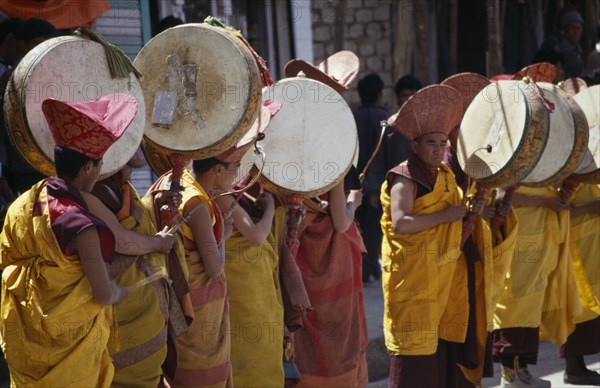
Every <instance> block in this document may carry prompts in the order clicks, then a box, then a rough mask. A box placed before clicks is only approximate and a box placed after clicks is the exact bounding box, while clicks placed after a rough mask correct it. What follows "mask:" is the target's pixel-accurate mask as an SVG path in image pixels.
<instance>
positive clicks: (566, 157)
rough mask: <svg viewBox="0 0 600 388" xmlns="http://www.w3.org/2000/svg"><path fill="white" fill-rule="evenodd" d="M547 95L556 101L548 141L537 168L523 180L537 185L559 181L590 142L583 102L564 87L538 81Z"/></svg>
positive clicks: (571, 171) (580, 158) (546, 184)
mask: <svg viewBox="0 0 600 388" xmlns="http://www.w3.org/2000/svg"><path fill="white" fill-rule="evenodd" d="M538 86H539V87H540V89H542V91H543V92H544V96H545V98H547V99H548V100H550V101H551V102H552V103H553V104H554V112H552V113H551V114H550V128H549V132H548V141H547V143H546V146H545V147H544V150H543V151H542V155H541V157H540V160H539V161H538V163H537V164H536V166H535V167H534V169H533V170H532V171H531V172H530V173H529V174H528V175H527V176H526V177H525V178H524V179H523V180H522V182H521V183H522V184H523V185H526V186H533V187H545V186H551V185H559V184H561V183H562V181H563V180H564V179H565V178H566V177H568V176H569V175H571V174H572V173H573V171H575V168H576V167H577V166H578V165H579V163H580V162H581V160H582V159H583V156H584V155H585V151H586V149H587V144H588V133H589V129H588V124H587V120H586V118H585V115H584V113H583V111H582V110H581V108H580V107H579V105H578V104H577V103H576V102H575V101H574V100H573V99H572V98H570V97H569V96H568V95H567V94H566V93H565V92H564V91H563V90H562V89H561V88H560V87H558V86H556V85H553V84H551V83H547V82H538Z"/></svg>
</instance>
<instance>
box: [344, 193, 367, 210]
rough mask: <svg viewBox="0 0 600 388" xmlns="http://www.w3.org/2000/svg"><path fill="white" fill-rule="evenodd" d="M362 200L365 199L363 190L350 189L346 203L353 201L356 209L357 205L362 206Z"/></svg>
mask: <svg viewBox="0 0 600 388" xmlns="http://www.w3.org/2000/svg"><path fill="white" fill-rule="evenodd" d="M362 201H363V193H362V190H350V193H349V194H348V200H347V201H346V203H350V202H352V203H353V204H354V208H355V209H356V208H357V207H359V206H360V204H361V203H362Z"/></svg>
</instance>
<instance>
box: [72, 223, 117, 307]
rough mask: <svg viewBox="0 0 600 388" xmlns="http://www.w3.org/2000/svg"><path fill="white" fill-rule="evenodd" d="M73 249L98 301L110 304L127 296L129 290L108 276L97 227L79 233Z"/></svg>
mask: <svg viewBox="0 0 600 388" xmlns="http://www.w3.org/2000/svg"><path fill="white" fill-rule="evenodd" d="M71 251H72V252H73V253H77V254H78V256H79V260H80V261H81V266H82V267H83V272H84V273H85V275H86V276H87V278H88V280H89V282H90V286H91V287H92V295H94V299H95V300H96V302H98V303H100V304H106V305H110V304H116V303H119V302H121V301H122V300H123V299H125V298H126V297H127V290H126V289H125V288H123V287H119V286H117V285H116V284H114V283H112V282H111V281H110V279H109V278H108V273H107V272H106V267H105V265H104V260H103V259H102V251H101V250H100V238H99V236H98V230H97V229H96V228H88V229H86V230H85V231H83V232H82V233H81V234H79V236H77V237H76V238H75V240H73V243H72V244H71Z"/></svg>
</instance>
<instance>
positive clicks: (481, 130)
mask: <svg viewBox="0 0 600 388" xmlns="http://www.w3.org/2000/svg"><path fill="white" fill-rule="evenodd" d="M549 124H550V114H549V112H548V110H547V109H546V108H545V107H544V105H543V103H542V101H541V99H540V98H539V97H538V95H537V92H536V91H535V90H534V87H533V85H530V84H527V83H525V82H523V81H498V82H494V83H492V84H490V85H489V86H487V87H485V88H484V89H483V90H481V91H480V92H479V93H478V94H477V95H476V96H475V98H474V99H473V101H472V102H471V104H470V105H469V107H468V108H467V110H466V112H465V114H464V116H463V119H462V122H461V125H460V131H459V138H458V145H457V148H458V150H457V156H458V161H459V164H460V166H461V168H462V169H463V171H464V172H465V173H466V174H467V175H469V176H470V177H471V178H472V179H474V180H476V181H478V182H480V183H483V184H485V185H487V186H488V187H508V186H512V185H515V184H517V183H519V182H520V181H521V180H522V179H523V178H525V177H526V176H527V175H528V174H529V173H530V172H531V171H532V169H533V168H534V167H535V165H536V164H537V162H538V160H539V159H540V157H541V154H542V150H543V149H544V146H545V145H546V142H547V139H548V130H549Z"/></svg>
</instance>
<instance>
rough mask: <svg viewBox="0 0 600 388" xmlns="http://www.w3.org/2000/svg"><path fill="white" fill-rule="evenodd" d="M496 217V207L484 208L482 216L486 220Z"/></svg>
mask: <svg viewBox="0 0 600 388" xmlns="http://www.w3.org/2000/svg"><path fill="white" fill-rule="evenodd" d="M495 215H496V207H495V206H484V207H483V211H482V212H481V216H482V217H483V219H485V220H488V221H489V220H491V219H492V218H494V216H495Z"/></svg>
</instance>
